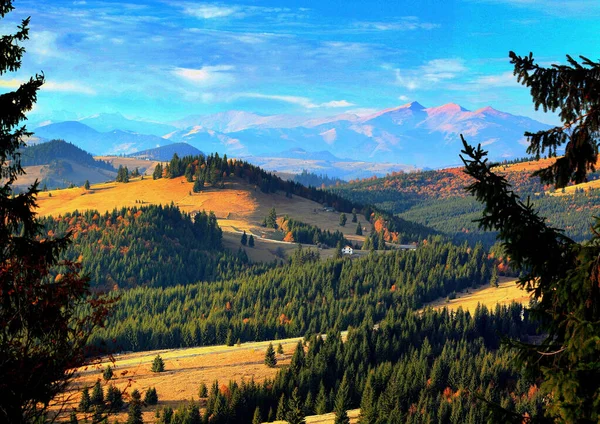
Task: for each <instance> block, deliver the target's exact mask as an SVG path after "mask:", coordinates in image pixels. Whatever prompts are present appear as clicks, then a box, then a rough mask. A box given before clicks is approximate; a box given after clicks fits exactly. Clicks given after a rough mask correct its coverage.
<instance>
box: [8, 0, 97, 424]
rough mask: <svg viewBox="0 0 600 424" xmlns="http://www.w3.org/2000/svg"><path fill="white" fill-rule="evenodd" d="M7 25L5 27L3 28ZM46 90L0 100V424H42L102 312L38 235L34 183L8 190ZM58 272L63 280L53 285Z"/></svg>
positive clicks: (15, 57) (22, 29)
mask: <svg viewBox="0 0 600 424" xmlns="http://www.w3.org/2000/svg"><path fill="white" fill-rule="evenodd" d="M13 9H14V7H13V5H12V1H11V0H2V1H0V20H3V19H4V18H5V17H6V15H7V14H8V13H10V12H11V11H12V10H13ZM29 21H30V19H29V18H27V19H24V20H22V21H21V22H20V25H19V26H18V27H17V30H16V32H15V33H13V34H6V35H1V36H0V76H4V74H7V73H8V72H16V71H18V70H19V68H20V66H21V63H22V59H23V56H24V53H25V48H24V47H23V44H26V40H27V39H28V38H29ZM11 25H13V24H11V23H9V22H2V23H1V24H0V28H2V29H7V28H8V27H9V26H11ZM6 77H8V78H10V75H6ZM20 79H22V78H20ZM43 84H44V75H43V74H41V75H35V76H34V77H32V78H29V79H28V80H26V81H25V82H24V83H22V84H20V86H19V88H18V89H16V90H15V91H8V90H3V93H2V94H1V95H0V246H1V247H0V305H2V306H1V307H0V323H1V324H0V326H1V328H2V331H0V358H2V359H1V360H0V393H1V395H0V422H8V423H13V424H19V423H29V422H37V421H39V420H41V417H43V416H44V415H45V413H46V410H47V408H48V405H49V404H50V403H51V402H52V400H53V399H54V398H55V396H56V395H57V394H59V393H61V392H63V391H64V390H65V388H66V387H67V385H68V383H69V382H70V381H71V380H72V378H73V377H74V374H75V372H74V370H75V369H77V368H79V367H80V366H82V365H83V364H84V363H85V360H86V358H85V355H84V354H83V348H84V347H85V346H86V345H87V341H88V337H89V335H90V333H91V332H92V331H93V330H94V328H95V327H96V326H97V324H95V323H99V322H103V319H98V318H101V314H102V312H101V311H100V310H104V308H105V307H106V304H101V305H100V303H101V302H99V305H98V306H93V305H92V302H91V300H90V301H89V302H88V300H87V299H88V294H89V290H88V285H87V281H88V280H87V279H86V278H83V277H81V276H80V275H79V269H80V266H79V265H77V264H73V263H65V264H64V265H61V264H60V263H59V258H60V257H61V256H62V253H63V251H64V249H65V248H66V246H67V245H68V243H69V239H68V237H56V238H47V237H46V236H45V235H42V234H41V230H42V228H41V226H40V225H39V222H38V220H37V218H36V214H35V212H34V208H35V205H36V197H37V194H38V193H39V189H38V186H39V185H38V183H37V182H36V183H34V184H33V185H31V186H30V187H28V188H27V189H24V190H23V191H22V192H21V193H17V192H16V191H15V189H14V187H13V185H14V184H15V181H17V179H18V178H19V177H20V176H22V175H23V174H25V171H24V170H23V168H22V167H21V158H20V153H19V149H21V148H24V147H25V141H24V140H25V139H26V138H27V137H30V136H31V135H32V133H31V132H29V131H27V129H26V128H25V127H24V126H23V125H21V124H22V121H24V120H25V119H26V116H25V114H26V113H27V112H29V111H31V109H32V108H33V106H34V104H35V102H36V100H37V91H38V90H39V89H40V87H41V86H42V85H43ZM57 265H61V266H62V269H61V271H60V272H61V273H62V278H59V279H56V281H54V279H53V280H52V282H53V283H52V284H50V283H49V280H50V279H49V278H48V277H52V278H54V276H55V275H56V274H58V269H59V268H58V267H57ZM86 304H87V305H86ZM85 311H87V312H85ZM94 315H96V316H95V317H94Z"/></svg>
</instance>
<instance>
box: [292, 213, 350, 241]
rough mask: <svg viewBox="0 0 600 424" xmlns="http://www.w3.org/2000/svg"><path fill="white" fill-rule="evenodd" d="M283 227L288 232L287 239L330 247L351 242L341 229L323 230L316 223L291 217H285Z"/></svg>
mask: <svg viewBox="0 0 600 424" xmlns="http://www.w3.org/2000/svg"><path fill="white" fill-rule="evenodd" d="M281 229H282V230H283V231H284V232H285V233H286V236H285V239H284V240H285V241H290V242H296V243H304V244H314V245H325V246H328V247H336V246H338V245H347V244H350V242H349V241H348V240H347V239H346V238H345V237H344V234H343V233H342V232H341V231H334V232H331V231H328V230H321V229H320V228H319V227H317V226H316V225H310V224H306V223H304V222H301V221H298V220H296V219H293V218H289V217H284V218H283V220H282V224H281Z"/></svg>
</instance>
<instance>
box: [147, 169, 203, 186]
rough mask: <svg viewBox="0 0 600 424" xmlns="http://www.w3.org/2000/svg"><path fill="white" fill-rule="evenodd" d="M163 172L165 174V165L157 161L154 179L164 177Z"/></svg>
mask: <svg viewBox="0 0 600 424" xmlns="http://www.w3.org/2000/svg"><path fill="white" fill-rule="evenodd" d="M162 174H163V166H162V164H160V163H157V164H156V166H155V167H154V172H152V179H153V180H158V179H159V178H162ZM195 188H196V186H194V191H196V190H195Z"/></svg>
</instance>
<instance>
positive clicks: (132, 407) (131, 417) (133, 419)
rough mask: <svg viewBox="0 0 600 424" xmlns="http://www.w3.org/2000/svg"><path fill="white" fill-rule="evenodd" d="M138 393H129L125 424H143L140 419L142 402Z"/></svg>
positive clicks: (136, 391) (135, 391) (135, 390)
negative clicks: (129, 399)
mask: <svg viewBox="0 0 600 424" xmlns="http://www.w3.org/2000/svg"><path fill="white" fill-rule="evenodd" d="M141 398H142V397H141V395H140V392H139V391H138V390H137V389H134V390H133V391H132V392H131V402H130V403H129V411H127V424H143V423H144V420H143V419H142V401H141Z"/></svg>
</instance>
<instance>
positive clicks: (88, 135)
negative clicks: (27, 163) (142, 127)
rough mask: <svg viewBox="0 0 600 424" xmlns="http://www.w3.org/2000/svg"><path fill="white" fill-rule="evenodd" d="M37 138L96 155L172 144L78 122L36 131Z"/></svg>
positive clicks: (48, 126) (53, 125)
mask: <svg viewBox="0 0 600 424" xmlns="http://www.w3.org/2000/svg"><path fill="white" fill-rule="evenodd" d="M35 136H37V137H40V138H44V139H46V140H51V139H57V140H58V139H60V140H65V141H68V142H70V143H73V144H75V145H76V146H78V147H80V148H82V149H83V150H85V151H87V152H90V153H93V154H95V155H106V154H112V155H119V154H128V153H132V152H136V151H139V150H144V149H150V148H154V147H160V146H164V145H166V144H170V143H171V142H170V141H169V140H166V139H164V138H162V137H157V136H155V135H145V134H138V133H134V132H130V131H122V130H113V131H110V132H100V131H96V130H95V129H93V128H90V127H89V126H87V125H85V124H82V123H81V122H78V121H66V122H59V123H56V124H50V125H46V126H43V127H38V128H36V129H35Z"/></svg>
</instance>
